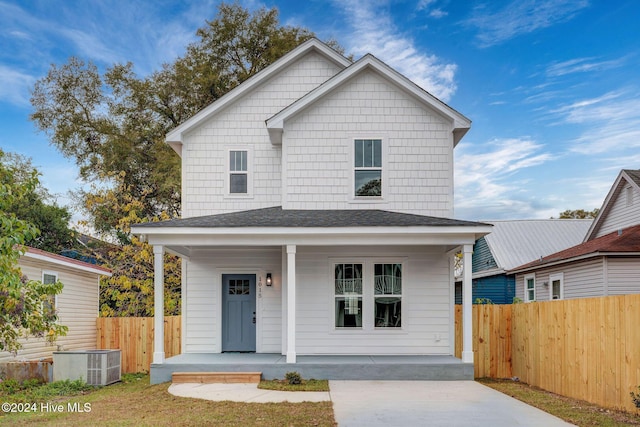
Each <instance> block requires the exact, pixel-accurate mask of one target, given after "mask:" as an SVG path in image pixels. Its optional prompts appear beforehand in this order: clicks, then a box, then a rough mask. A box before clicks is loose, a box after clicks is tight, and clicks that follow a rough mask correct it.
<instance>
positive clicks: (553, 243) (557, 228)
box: [485, 219, 593, 270]
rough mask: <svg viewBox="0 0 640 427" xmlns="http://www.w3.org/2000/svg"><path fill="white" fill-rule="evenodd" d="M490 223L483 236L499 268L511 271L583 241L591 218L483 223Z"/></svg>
mask: <svg viewBox="0 0 640 427" xmlns="http://www.w3.org/2000/svg"><path fill="white" fill-rule="evenodd" d="M485 222H487V223H489V224H493V229H492V230H491V234H488V235H486V236H485V239H486V241H487V245H489V249H490V250H491V254H492V255H493V257H494V259H495V261H496V263H497V264H498V267H500V268H502V269H504V270H511V269H512V268H515V267H518V266H520V265H523V264H527V263H529V262H532V261H534V260H537V259H540V257H545V256H547V255H550V254H552V253H555V252H559V251H561V250H563V249H567V248H570V247H571V246H575V245H577V244H579V243H581V242H582V240H583V239H584V236H585V235H586V233H587V231H588V230H589V227H590V226H591V223H592V222H593V220H591V219H532V220H509V221H485Z"/></svg>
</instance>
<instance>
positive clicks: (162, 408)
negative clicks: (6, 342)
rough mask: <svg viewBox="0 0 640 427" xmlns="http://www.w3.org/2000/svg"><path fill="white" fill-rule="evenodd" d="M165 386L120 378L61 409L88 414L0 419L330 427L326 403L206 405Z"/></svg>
mask: <svg viewBox="0 0 640 427" xmlns="http://www.w3.org/2000/svg"><path fill="white" fill-rule="evenodd" d="M169 385H170V384H169V383H163V384H156V385H150V384H149V376H148V375H137V376H123V381H122V382H120V383H116V384H112V385H109V386H106V387H100V388H97V389H94V390H92V391H90V392H88V393H87V394H84V395H82V396H80V397H78V396H75V397H72V398H68V397H67V398H65V399H66V400H60V402H61V404H64V405H66V404H67V403H69V402H70V403H72V404H75V403H77V404H79V406H81V407H85V406H84V405H85V404H87V403H88V404H89V407H90V412H86V411H85V412H83V413H78V412H70V411H68V410H66V408H67V406H65V411H64V412H62V413H47V412H43V411H39V412H36V413H22V414H14V413H11V414H4V415H3V414H2V413H1V412H0V424H2V425H11V426H23V425H33V424H38V425H44V426H47V425H55V426H77V425H92V426H106V425H110V426H113V425H117V426H129V425H131V426H191V425H229V426H283V425H286V426H321V427H324V426H331V427H333V426H335V419H334V416H333V408H332V405H331V402H317V403H311V402H304V403H286V402H285V403H237V402H228V401H226V402H212V401H207V400H202V399H191V398H185V397H178V396H173V395H171V394H169V392H168V391H167V389H168V388H169Z"/></svg>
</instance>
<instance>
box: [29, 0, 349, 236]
mask: <svg viewBox="0 0 640 427" xmlns="http://www.w3.org/2000/svg"><path fill="white" fill-rule="evenodd" d="M197 35H198V37H199V40H198V41H196V42H194V43H193V44H191V45H189V46H188V47H187V51H186V53H185V55H184V56H183V57H181V58H178V59H177V60H176V61H174V62H173V63H171V64H165V65H164V66H163V67H162V69H161V70H159V71H157V72H154V73H153V74H151V75H149V76H147V77H138V76H137V75H135V73H134V72H133V64H131V63H128V64H116V65H113V66H112V67H110V68H108V69H107V70H106V71H105V72H104V73H103V74H101V73H100V71H99V70H98V68H97V67H96V66H95V65H94V64H92V63H90V62H85V61H83V60H81V59H78V58H70V59H69V60H68V62H67V63H66V64H63V65H60V66H57V65H53V66H52V67H51V69H50V70H49V72H48V73H47V75H46V76H45V77H43V78H42V79H40V80H38V81H37V82H36V84H35V87H34V90H33V94H32V98H31V103H32V106H33V109H34V110H33V113H32V114H31V119H32V120H33V121H34V123H35V124H36V126H37V127H38V129H40V130H41V131H43V132H45V133H46V134H47V135H48V137H49V138H50V141H51V143H52V144H54V145H55V146H56V147H57V148H58V149H59V150H60V151H61V152H62V153H63V154H64V155H65V156H67V157H70V158H72V159H74V160H75V161H76V163H77V164H78V166H79V167H80V174H81V176H82V178H84V179H85V180H87V181H90V182H98V183H101V184H107V185H106V186H105V185H101V186H97V187H96V188H98V189H99V190H98V191H97V192H88V193H85V194H83V195H82V198H83V200H84V201H85V208H86V209H87V211H88V214H89V216H90V218H91V221H92V224H91V225H92V226H93V228H94V229H96V230H97V231H99V232H102V233H111V234H115V235H117V237H118V238H119V239H121V241H123V242H126V241H127V238H126V236H124V235H123V234H122V233H120V232H118V231H117V230H116V225H117V222H118V219H119V218H121V217H123V216H126V214H125V213H124V212H123V211H121V210H119V208H120V207H122V206H125V205H126V203H124V201H123V200H122V197H123V196H124V190H125V189H128V191H131V192H132V194H133V196H134V197H135V198H136V199H137V200H139V201H141V202H142V204H141V206H140V212H139V214H140V216H141V218H143V219H147V220H150V219H151V218H154V217H157V216H158V215H160V214H161V213H164V214H166V215H168V216H169V217H171V218H174V217H177V216H179V214H180V160H179V158H178V156H177V155H176V154H175V153H174V152H173V151H172V149H171V148H170V147H169V146H167V144H165V143H164V138H165V135H166V134H167V132H169V131H170V130H171V129H173V128H174V127H176V126H178V125H179V124H181V123H183V122H184V121H185V120H187V119H188V118H190V117H191V116H193V115H194V114H195V113H197V112H198V111H200V110H201V109H202V108H204V107H205V106H207V105H209V104H210V103H212V102H213V101H215V100H216V99H218V98H220V97H221V96H222V95H224V94H225V93H227V92H228V91H230V90H231V89H233V88H234V87H236V86H237V85H238V84H240V83H242V82H243V81H245V80H246V79H248V78H249V77H251V76H252V75H254V74H256V73H257V72H259V71H260V70H262V69H264V68H265V67H266V66H268V65H269V64H271V63H272V62H274V61H275V60H277V59H278V58H280V57H281V56H283V55H284V54H285V53H287V52H289V51H290V50H291V49H293V48H294V47H296V46H297V45H298V44H300V43H301V42H303V41H305V40H307V39H309V38H311V37H313V34H312V33H311V32H310V31H308V30H306V29H303V28H299V27H290V26H282V25H280V23H279V20H278V11H277V9H270V10H267V9H260V10H257V11H255V12H254V13H250V12H249V11H248V10H247V9H245V8H243V7H242V6H240V5H239V4H237V3H234V4H227V3H222V4H221V5H220V6H219V8H218V14H217V16H216V18H215V19H214V20H212V21H208V22H206V25H205V26H203V27H202V28H200V29H199V30H198V31H197ZM333 45H334V46H335V47H337V46H336V45H335V43H333ZM105 188H106V189H105ZM107 193H112V194H113V196H115V197H105V196H107ZM91 198H93V201H92V202H91V203H86V201H87V200H88V199H91ZM98 199H103V200H109V201H111V200H116V201H117V202H118V203H117V204H116V205H108V204H104V203H96V201H97V200H98Z"/></svg>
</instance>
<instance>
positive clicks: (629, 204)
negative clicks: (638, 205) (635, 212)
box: [625, 186, 633, 206]
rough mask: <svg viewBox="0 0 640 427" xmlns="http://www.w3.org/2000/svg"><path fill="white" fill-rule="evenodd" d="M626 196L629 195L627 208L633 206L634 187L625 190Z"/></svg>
mask: <svg viewBox="0 0 640 427" xmlns="http://www.w3.org/2000/svg"><path fill="white" fill-rule="evenodd" d="M625 192H626V195H627V206H633V187H632V186H628V187H627V188H626V189H625Z"/></svg>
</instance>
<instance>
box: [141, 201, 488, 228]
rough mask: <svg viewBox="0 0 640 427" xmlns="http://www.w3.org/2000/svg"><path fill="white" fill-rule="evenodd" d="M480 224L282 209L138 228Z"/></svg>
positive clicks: (369, 211)
mask: <svg viewBox="0 0 640 427" xmlns="http://www.w3.org/2000/svg"><path fill="white" fill-rule="evenodd" d="M482 225H488V224H483V223H479V222H472V221H463V220H457V219H449V218H437V217H431V216H423V215H413V214H405V213H398V212H389V211H383V210H377V209H358V210H343V209H336V210H284V209H282V207H281V206H276V207H271V208H263V209H254V210H249V211H242V212H232V213H225V214H218V215H208V216H200V217H193V218H184V219H173V220H169V221H162V222H149V223H144V224H138V225H136V227H196V228H198V227H202V228H215V227H220V228H227V227H292V228H295V227H305V228H306V227H460V226H482Z"/></svg>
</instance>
